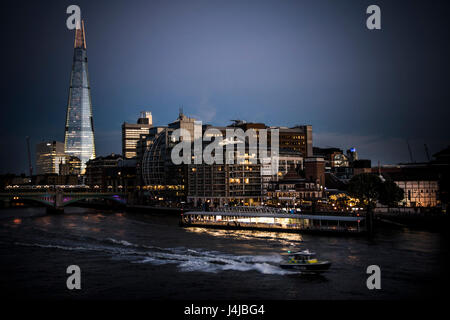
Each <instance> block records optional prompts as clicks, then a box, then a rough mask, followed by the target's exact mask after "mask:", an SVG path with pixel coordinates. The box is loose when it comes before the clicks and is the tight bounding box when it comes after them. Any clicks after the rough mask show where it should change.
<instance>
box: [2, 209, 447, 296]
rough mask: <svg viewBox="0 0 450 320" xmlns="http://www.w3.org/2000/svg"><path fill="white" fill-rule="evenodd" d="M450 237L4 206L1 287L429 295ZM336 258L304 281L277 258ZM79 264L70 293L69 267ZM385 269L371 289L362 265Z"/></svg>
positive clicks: (6, 291) (109, 292) (98, 292)
mask: <svg viewBox="0 0 450 320" xmlns="http://www.w3.org/2000/svg"><path fill="white" fill-rule="evenodd" d="M446 240H447V238H446V237H445V236H444V235H443V234H441V233H433V232H427V231H415V230H410V229H398V228H397V229H382V230H378V231H377V233H376V235H375V237H374V238H373V239H371V240H369V239H367V238H365V237H349V236H348V237H343V236H339V237H331V236H321V235H301V234H285V233H270V232H258V231H221V230H211V229H201V228H181V227H179V225H178V217H175V216H164V215H154V214H136V213H126V212H123V211H119V210H117V211H107V210H94V209H86V208H77V207H69V208H66V209H65V213H64V214H62V215H47V214H46V211H45V209H44V208H20V209H19V208H11V209H2V210H0V257H1V267H0V274H1V276H0V286H1V289H2V295H4V296H7V297H8V298H9V299H127V300H128V299H257V300H258V299H269V300H298V299H333V300H335V299H409V298H412V299H418V298H420V299H427V298H429V299H431V298H435V297H438V296H439V295H440V294H441V293H442V292H443V291H444V290H445V288H444V286H445V284H446V283H448V275H447V274H446V271H447V270H448V269H447V265H446V262H445V261H446V260H445V259H446V257H447V256H448V247H447V246H446ZM289 249H291V250H292V249H295V250H297V249H309V250H312V251H315V252H317V254H318V255H319V258H323V259H327V260H330V261H331V262H332V267H331V269H330V270H329V272H327V273H325V274H323V275H321V276H311V275H309V276H307V275H302V274H299V273H295V272H291V271H286V270H284V269H281V268H280V267H279V266H278V264H279V262H280V261H281V257H280V253H281V252H282V251H285V250H289ZM69 265H78V266H79V267H80V268H81V290H68V289H67V287H66V279H67V277H68V276H69V275H68V274H66V268H67V267H68V266H69ZM369 265H378V266H379V267H380V268H381V287H382V288H381V290H368V289H367V286H366V279H367V277H368V275H367V274H366V268H367V266H369Z"/></svg>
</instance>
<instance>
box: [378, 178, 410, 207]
mask: <svg viewBox="0 0 450 320" xmlns="http://www.w3.org/2000/svg"><path fill="white" fill-rule="evenodd" d="M403 198H404V192H403V189H402V188H400V187H399V186H397V184H396V183H395V182H394V181H392V180H386V181H385V182H384V183H383V185H382V187H381V189H380V198H379V201H380V202H381V203H382V204H384V205H387V206H388V207H396V206H397V205H398V203H399V202H400V201H401V200H403Z"/></svg>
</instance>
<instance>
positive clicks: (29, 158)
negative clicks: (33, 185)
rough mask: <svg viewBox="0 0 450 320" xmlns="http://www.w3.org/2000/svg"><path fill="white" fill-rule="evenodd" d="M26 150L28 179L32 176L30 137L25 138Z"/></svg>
mask: <svg viewBox="0 0 450 320" xmlns="http://www.w3.org/2000/svg"><path fill="white" fill-rule="evenodd" d="M26 139H27V150H28V168H29V169H30V179H31V177H32V176H33V166H32V164H31V152H30V137H29V136H27V137H26Z"/></svg>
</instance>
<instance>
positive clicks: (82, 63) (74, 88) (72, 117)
mask: <svg viewBox="0 0 450 320" xmlns="http://www.w3.org/2000/svg"><path fill="white" fill-rule="evenodd" d="M64 151H65V153H66V154H68V155H70V156H75V157H77V158H78V159H80V161H81V174H84V172H85V168H86V162H87V161H88V160H90V159H94V158H95V142H94V122H93V118H92V102H91V87H90V85H89V75H88V66H87V54H86V35H85V29H84V22H83V21H82V23H81V25H80V26H78V27H77V28H76V30H75V45H74V55H73V64H72V73H71V76H70V88H69V101H68V105H67V115H66V126H65V133H64Z"/></svg>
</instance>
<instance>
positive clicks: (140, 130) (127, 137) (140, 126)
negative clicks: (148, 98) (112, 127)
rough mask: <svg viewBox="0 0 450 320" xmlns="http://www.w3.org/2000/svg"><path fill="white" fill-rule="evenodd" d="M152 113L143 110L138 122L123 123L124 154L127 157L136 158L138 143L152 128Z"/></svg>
mask: <svg viewBox="0 0 450 320" xmlns="http://www.w3.org/2000/svg"><path fill="white" fill-rule="evenodd" d="M152 125H153V121H152V113H151V112H148V111H143V112H141V115H140V117H139V119H138V120H137V123H127V122H124V123H123V124H122V155H123V157H124V158H126V159H131V158H135V157H136V156H137V154H138V150H137V144H138V141H139V140H140V139H143V138H145V137H146V136H147V135H148V134H149V132H150V128H152Z"/></svg>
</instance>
